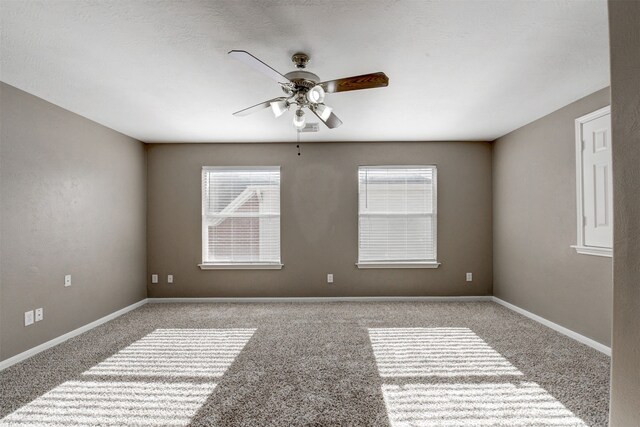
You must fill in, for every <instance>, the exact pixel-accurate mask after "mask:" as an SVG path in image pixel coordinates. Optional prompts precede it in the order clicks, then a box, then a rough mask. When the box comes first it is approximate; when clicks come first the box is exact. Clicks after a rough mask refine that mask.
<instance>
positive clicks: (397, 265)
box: [356, 261, 440, 268]
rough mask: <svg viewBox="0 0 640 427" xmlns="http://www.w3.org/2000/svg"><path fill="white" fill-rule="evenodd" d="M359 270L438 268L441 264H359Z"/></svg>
mask: <svg viewBox="0 0 640 427" xmlns="http://www.w3.org/2000/svg"><path fill="white" fill-rule="evenodd" d="M356 265H357V266H358V268H438V267H440V263H439V262H436V261H434V262H358V263H356Z"/></svg>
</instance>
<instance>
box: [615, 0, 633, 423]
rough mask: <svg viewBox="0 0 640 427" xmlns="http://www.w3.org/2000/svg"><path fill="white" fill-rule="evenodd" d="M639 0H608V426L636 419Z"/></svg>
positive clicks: (631, 421)
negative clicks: (610, 287) (611, 228)
mask: <svg viewBox="0 0 640 427" xmlns="http://www.w3.org/2000/svg"><path fill="white" fill-rule="evenodd" d="M639 22H640V1H637V0H636V1H619V0H616V1H609V33H610V44H611V49H610V52H611V100H612V102H611V119H612V122H613V123H612V126H613V127H612V138H613V146H612V147H613V186H614V187H613V203H614V221H613V224H614V243H613V253H614V256H615V258H614V264H613V282H614V302H613V313H614V314H613V348H612V353H613V358H612V379H611V412H610V414H611V426H612V427H618V426H620V427H622V426H632V425H638V420H640V95H639V94H640V25H638V23H639Z"/></svg>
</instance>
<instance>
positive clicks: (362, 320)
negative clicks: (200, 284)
mask: <svg viewBox="0 0 640 427" xmlns="http://www.w3.org/2000/svg"><path fill="white" fill-rule="evenodd" d="M608 377H609V358H608V357H606V356H604V355H602V354H601V353H598V352H597V351H595V350H593V349H591V348H588V347H585V346H583V345H581V344H579V343H577V342H575V341H573V340H571V339H569V338H566V337H564V336H562V335H559V334H557V333H556V332H554V331H552V330H550V329H547V328H545V327H543V326H541V325H539V324H537V323H535V322H532V321H530V320H528V319H526V318H524V317H522V316H520V315H517V314H515V313H513V312H510V311H509V310H507V309H505V308H503V307H501V306H499V305H496V304H494V303H490V302H486V303H480V302H477V303H409V302H398V303H373V302H372V303H317V304H316V303H288V304H285V303H282V304H266V303H265V304H148V305H146V306H143V307H141V308H140V309H138V310H135V311H133V312H131V313H128V314H127V315H124V316H122V317H120V318H118V319H116V320H114V321H112V322H109V323H107V324H105V325H102V326H100V327H98V328H96V329H94V330H92V331H90V332H87V333H85V334H83V335H81V336H78V337H76V338H73V339H71V340H69V341H67V342H65V343H63V344H61V345H59V346H57V347H55V348H52V349H50V350H47V351H45V352H43V353H40V354H38V355H36V356H34V357H32V358H31V359H28V360H26V361H24V362H22V363H20V364H17V365H14V366H12V367H10V368H8V369H6V370H5V371H3V372H1V373H0V393H1V399H0V402H1V403H0V418H2V420H0V425H3V426H5V425H6V426H13V425H41V426H81V425H82V426H89V425H100V426H116V425H147V426H181V425H202V426H205V425H206V426H214V425H215V426H483V425H484V426H494V425H501V426H537V425H539V426H585V425H587V426H605V425H606V424H607V417H608V413H607V411H608V409H607V406H608V390H609V382H608V381H609V380H608Z"/></svg>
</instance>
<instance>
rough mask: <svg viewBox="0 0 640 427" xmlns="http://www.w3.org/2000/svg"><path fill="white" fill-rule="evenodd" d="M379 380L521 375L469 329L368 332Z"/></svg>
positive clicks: (372, 329) (370, 330)
mask: <svg viewBox="0 0 640 427" xmlns="http://www.w3.org/2000/svg"><path fill="white" fill-rule="evenodd" d="M369 337H370V339H371V346H372V348H373V354H374V356H375V359H376V363H377V365H378V371H379V372H380V376H381V377H415V376H441V377H453V376H470V375H479V376H491V375H522V372H520V371H519V370H517V369H516V368H515V367H514V366H513V365H512V364H511V363H509V361H507V359H505V358H504V357H502V356H501V355H500V353H498V352H497V351H495V350H494V349H492V348H491V347H490V346H489V345H488V344H487V343H486V342H484V341H483V340H482V339H481V338H480V337H478V336H477V335H476V334H474V333H473V331H471V330H470V329H468V328H371V329H369Z"/></svg>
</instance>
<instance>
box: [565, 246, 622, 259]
mask: <svg viewBox="0 0 640 427" xmlns="http://www.w3.org/2000/svg"><path fill="white" fill-rule="evenodd" d="M571 247H572V248H573V249H575V250H576V252H577V253H579V254H582V255H595V256H603V257H607V258H613V249H611V248H597V247H594V246H579V245H573V246H571Z"/></svg>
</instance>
